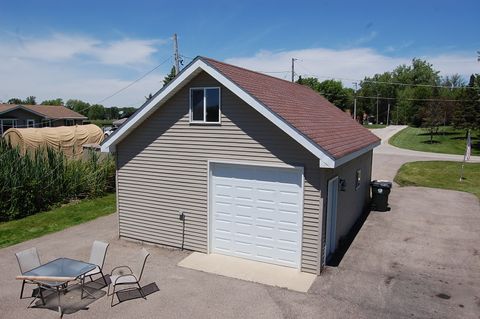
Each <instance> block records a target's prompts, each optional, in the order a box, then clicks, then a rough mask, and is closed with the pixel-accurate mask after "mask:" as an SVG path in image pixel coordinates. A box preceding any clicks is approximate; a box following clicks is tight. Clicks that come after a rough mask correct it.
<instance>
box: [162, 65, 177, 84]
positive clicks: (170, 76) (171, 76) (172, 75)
mask: <svg viewBox="0 0 480 319" xmlns="http://www.w3.org/2000/svg"><path fill="white" fill-rule="evenodd" d="M174 78H175V67H174V66H172V69H171V70H170V73H168V74H167V75H166V76H165V78H164V79H163V86H165V85H167V84H168V83H170V81H172V80H173V79H174Z"/></svg>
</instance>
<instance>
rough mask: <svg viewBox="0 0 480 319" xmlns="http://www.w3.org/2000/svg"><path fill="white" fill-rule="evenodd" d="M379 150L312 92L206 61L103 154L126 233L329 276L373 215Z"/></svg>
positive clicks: (195, 64) (146, 108) (153, 102)
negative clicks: (356, 229)
mask: <svg viewBox="0 0 480 319" xmlns="http://www.w3.org/2000/svg"><path fill="white" fill-rule="evenodd" d="M378 144H379V140H378V138H377V137H376V136H375V135H373V134H372V133H371V132H370V131H368V130H367V129H365V128H363V127H362V126H361V125H359V124H357V123H356V122H355V121H353V120H352V119H351V118H350V117H349V116H348V115H347V114H345V113H343V112H342V111H341V110H339V109H338V108H337V107H335V106H334V105H332V104H331V103H329V102H328V101H327V100H326V99H325V98H323V97H322V96H320V95H319V94H318V93H316V92H314V91H312V90H311V89H309V88H307V87H304V86H301V85H298V84H295V83H290V82H287V81H284V80H280V79H277V78H274V77H270V76H267V75H263V74H260V73H257V72H253V71H249V70H246V69H243V68H239V67H236V66H233V65H229V64H225V63H222V62H218V61H215V60H212V59H208V58H203V57H198V58H196V59H195V60H194V61H192V62H191V63H190V64H189V65H188V66H187V67H186V68H185V69H184V70H183V71H182V72H181V73H180V74H179V75H178V76H177V77H176V78H175V79H174V80H173V81H172V82H171V83H170V84H169V85H167V86H166V87H164V88H163V89H162V90H160V91H159V92H158V93H157V94H156V95H155V96H154V97H153V98H152V99H150V100H149V101H148V102H147V103H145V105H143V106H142V107H141V108H140V109H139V110H138V111H137V112H136V113H135V114H134V115H133V116H131V117H130V119H129V120H128V121H127V122H125V123H124V124H123V125H122V126H121V127H120V128H119V129H118V130H116V132H115V133H114V134H113V135H112V136H110V138H108V139H107V140H106V141H105V142H104V143H103V145H102V150H103V151H105V152H112V153H114V154H115V156H116V160H117V185H118V187H117V206H118V213H119V232H120V234H119V235H120V236H121V237H125V238H132V239H136V240H141V241H146V242H151V243H156V244H161V245H168V246H173V247H182V246H183V247H185V248H186V249H190V250H194V251H199V252H203V253H216V254H224V255H229V256H235V257H240V258H245V259H250V260H254V261H258V262H265V263H272V264H276V265H281V266H286V267H292V268H296V269H299V270H300V271H303V272H308V273H314V274H320V271H321V270H322V268H323V265H324V264H325V262H326V261H327V260H328V258H329V257H330V256H332V254H334V253H335V251H336V249H337V247H338V244H339V243H340V242H341V241H342V238H343V237H344V236H346V235H347V234H348V232H349V231H350V229H351V228H352V227H353V225H354V224H355V222H356V221H357V220H358V218H359V217H360V216H361V215H362V214H363V213H364V212H365V210H366V208H367V205H368V201H369V183H370V177H371V165H372V150H373V148H374V147H375V146H377V145H378ZM181 214H183V216H185V227H183V222H182V221H181V220H180V218H179V216H180V215H181Z"/></svg>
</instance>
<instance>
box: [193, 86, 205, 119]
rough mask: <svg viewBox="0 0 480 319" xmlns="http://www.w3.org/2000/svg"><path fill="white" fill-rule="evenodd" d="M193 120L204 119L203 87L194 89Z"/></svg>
mask: <svg viewBox="0 0 480 319" xmlns="http://www.w3.org/2000/svg"><path fill="white" fill-rule="evenodd" d="M192 121H203V89H201V90H192Z"/></svg>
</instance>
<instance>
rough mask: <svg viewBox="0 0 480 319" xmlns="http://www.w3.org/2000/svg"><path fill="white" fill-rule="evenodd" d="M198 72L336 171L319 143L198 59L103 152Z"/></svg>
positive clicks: (108, 142) (107, 143) (104, 146)
mask: <svg viewBox="0 0 480 319" xmlns="http://www.w3.org/2000/svg"><path fill="white" fill-rule="evenodd" d="M199 69H201V70H203V71H205V72H207V73H208V74H209V75H210V76H212V77H213V78H215V79H216V80H217V81H218V82H220V83H221V84H222V85H223V86H225V87H226V88H227V89H229V90H230V91H232V92H233V93H234V94H236V95H237V96H238V97H240V98H241V99H242V100H243V101H245V103H247V104H249V105H250V106H251V107H253V108H254V109H255V110H257V111H258V112H259V113H260V114H262V115H263V116H264V117H266V118H267V119H268V120H270V121H271V122H272V123H273V124H275V125H276V126H277V127H279V128H280V129H281V130H282V131H284V132H285V133H287V134H288V135H289V136H290V137H292V138H293V139H294V140H295V141H297V142H298V143H300V145H302V146H303V147H305V148H306V149H307V150H308V151H310V152H311V153H312V154H313V155H315V156H316V157H317V158H319V159H320V163H322V165H321V167H328V168H334V167H335V166H336V165H335V164H336V163H335V159H334V158H332V157H331V156H329V155H328V154H327V153H326V152H325V151H323V150H322V149H321V148H319V147H318V145H317V144H315V143H314V142H312V141H310V140H309V139H308V138H306V137H305V136H304V135H303V134H301V133H300V132H299V131H298V130H297V129H296V128H294V127H293V126H291V125H290V124H288V123H287V122H285V120H284V119H282V118H281V117H280V116H279V115H277V114H276V113H274V112H273V111H271V110H270V109H269V108H267V107H265V106H264V105H263V104H261V103H260V102H259V101H257V100H256V99H255V98H253V97H252V96H251V95H250V94H248V93H247V92H245V91H244V90H242V89H241V88H240V87H239V86H238V85H237V84H235V83H234V82H233V81H231V80H230V79H228V78H227V77H225V76H224V75H223V74H221V73H220V72H219V71H217V70H216V69H215V68H214V67H212V66H210V65H209V64H207V63H205V62H204V61H202V60H201V59H198V60H197V61H195V62H193V63H192V64H191V65H190V66H188V67H187V68H186V69H184V70H183V71H182V73H180V74H179V76H178V78H176V79H175V80H173V81H172V82H171V83H170V85H168V87H166V88H165V90H163V91H161V92H160V93H159V94H158V95H157V96H156V97H154V98H153V99H152V100H150V101H149V102H148V104H147V105H145V106H144V107H143V108H142V109H141V110H140V111H139V112H138V113H136V114H135V115H134V117H133V118H132V119H129V120H128V121H127V122H125V123H124V124H123V125H122V126H121V127H120V128H119V129H118V130H117V131H116V132H115V133H114V135H112V136H111V138H109V139H107V140H106V141H105V143H104V144H102V146H101V151H102V152H109V151H113V150H114V149H115V148H114V147H115V145H116V144H117V143H118V142H120V141H121V140H122V139H123V138H124V137H125V136H126V135H127V134H128V133H129V132H131V131H132V130H133V129H134V128H136V127H137V126H138V125H139V124H140V123H141V122H142V121H143V120H144V119H146V118H147V117H148V116H149V115H150V114H151V113H153V112H154V111H155V110H156V109H157V108H156V107H155V106H157V105H160V103H161V102H162V101H163V100H165V99H166V98H168V97H170V96H171V94H172V93H174V92H176V91H177V90H178V89H177V88H178V87H182V86H181V84H182V83H184V82H186V81H187V80H189V78H190V77H191V76H192V74H197V73H198V71H199Z"/></svg>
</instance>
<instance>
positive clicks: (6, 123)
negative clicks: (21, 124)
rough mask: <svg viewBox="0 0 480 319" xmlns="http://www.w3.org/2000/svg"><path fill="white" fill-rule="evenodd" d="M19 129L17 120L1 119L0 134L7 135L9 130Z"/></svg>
mask: <svg viewBox="0 0 480 319" xmlns="http://www.w3.org/2000/svg"><path fill="white" fill-rule="evenodd" d="M12 127H17V120H15V119H0V134H3V133H5V132H6V131H7V130H8V129H9V128H12Z"/></svg>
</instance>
